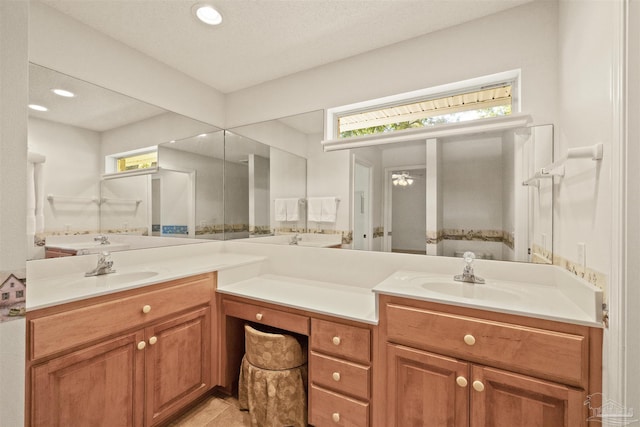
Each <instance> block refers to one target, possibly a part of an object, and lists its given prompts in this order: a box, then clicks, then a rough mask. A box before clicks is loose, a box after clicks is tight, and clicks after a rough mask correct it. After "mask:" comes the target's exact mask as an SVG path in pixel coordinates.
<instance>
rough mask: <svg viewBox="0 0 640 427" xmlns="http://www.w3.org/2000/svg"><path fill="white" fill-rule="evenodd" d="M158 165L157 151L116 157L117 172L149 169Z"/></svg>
mask: <svg viewBox="0 0 640 427" xmlns="http://www.w3.org/2000/svg"><path fill="white" fill-rule="evenodd" d="M157 165H158V151H150V152H147V153H142V154H135V155H131V156H124V157H118V158H117V169H116V171H117V172H126V171H131V170H139V169H149V168H154V167H156V166H157Z"/></svg>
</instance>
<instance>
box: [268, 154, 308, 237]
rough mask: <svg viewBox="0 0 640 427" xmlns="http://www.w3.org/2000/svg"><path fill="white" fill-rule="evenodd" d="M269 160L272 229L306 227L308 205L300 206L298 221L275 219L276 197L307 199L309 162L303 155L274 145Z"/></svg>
mask: <svg viewBox="0 0 640 427" xmlns="http://www.w3.org/2000/svg"><path fill="white" fill-rule="evenodd" d="M269 161H270V164H269V187H270V188H269V190H270V196H269V197H270V200H269V204H270V205H269V216H270V218H271V229H272V230H274V229H276V228H281V227H287V228H289V227H295V228H305V224H306V214H307V212H306V209H305V208H306V205H301V206H299V208H300V219H299V220H298V221H297V222H281V221H276V220H275V217H276V216H275V199H295V198H298V199H305V198H306V197H307V162H306V161H305V159H304V158H302V157H298V156H296V155H294V154H291V153H287V152H286V151H282V150H278V149H277V148H273V147H271V149H270V150H269Z"/></svg>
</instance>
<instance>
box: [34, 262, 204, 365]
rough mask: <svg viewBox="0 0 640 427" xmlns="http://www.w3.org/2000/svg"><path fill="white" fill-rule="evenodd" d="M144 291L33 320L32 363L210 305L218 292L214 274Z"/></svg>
mask: <svg viewBox="0 0 640 427" xmlns="http://www.w3.org/2000/svg"><path fill="white" fill-rule="evenodd" d="M142 292H144V293H143V294H141V295H134V296H130V297H126V298H122V299H119V300H114V301H107V302H102V303H97V304H94V305H90V306H86V307H82V308H77V309H70V310H69V311H65V312H61V313H57V314H52V315H47V316H45V317H41V318H32V319H30V320H29V328H30V333H31V338H30V349H31V352H30V358H31V360H35V359H39V358H41V357H45V356H49V355H52V354H55V353H57V352H60V351H63V350H65V349H69V348H72V347H76V346H79V345H82V344H84V343H88V342H91V341H93V340H96V339H99V338H102V337H107V336H109V335H113V334H116V333H119V332H122V331H125V330H128V329H132V328H135V327H139V326H140V325H143V324H145V323H147V322H150V321H153V320H157V319H161V318H163V317H165V316H168V315H170V314H173V313H178V312H180V311H182V310H185V309H187V308H190V307H195V306H198V305H205V304H209V303H210V302H211V300H212V297H213V292H214V280H213V275H207V276H197V277H194V278H193V279H183V280H179V281H176V285H175V286H172V287H168V288H163V289H158V290H155V291H149V290H142ZM71 325H73V327H70V326H71Z"/></svg>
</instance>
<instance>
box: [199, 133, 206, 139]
mask: <svg viewBox="0 0 640 427" xmlns="http://www.w3.org/2000/svg"><path fill="white" fill-rule="evenodd" d="M205 136H207V134H206V133H201V134H200V135H198V138H204V137H205Z"/></svg>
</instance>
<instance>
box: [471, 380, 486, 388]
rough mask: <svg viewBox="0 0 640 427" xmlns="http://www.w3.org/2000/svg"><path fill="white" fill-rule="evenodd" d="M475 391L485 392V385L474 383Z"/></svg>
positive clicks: (479, 382)
mask: <svg viewBox="0 0 640 427" xmlns="http://www.w3.org/2000/svg"><path fill="white" fill-rule="evenodd" d="M473 389H474V390H475V391H484V384H482V381H478V380H476V381H474V382H473Z"/></svg>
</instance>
